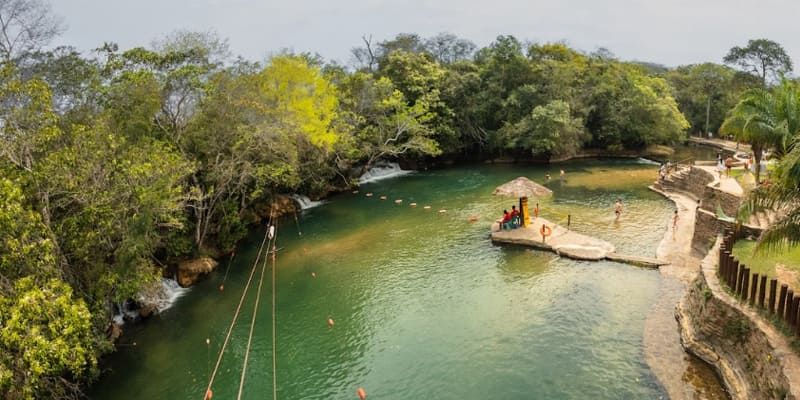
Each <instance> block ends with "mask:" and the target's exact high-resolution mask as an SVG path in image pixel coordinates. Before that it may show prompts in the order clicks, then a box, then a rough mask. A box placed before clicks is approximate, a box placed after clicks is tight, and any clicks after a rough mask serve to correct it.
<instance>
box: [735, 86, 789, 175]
mask: <svg viewBox="0 0 800 400" xmlns="http://www.w3.org/2000/svg"><path fill="white" fill-rule="evenodd" d="M721 130H722V132H724V133H727V134H731V135H734V136H735V137H736V138H737V139H738V140H741V141H743V142H745V143H749V144H750V146H751V147H752V149H753V153H754V158H755V160H754V161H755V164H756V166H759V165H760V164H761V158H762V154H763V152H764V151H765V150H769V149H773V150H774V151H775V152H776V154H777V155H778V156H780V155H782V154H784V153H785V152H786V151H787V150H788V148H789V145H790V143H791V141H792V140H793V138H794V137H795V136H796V135H797V134H798V133H800V88H798V85H797V84H796V83H794V82H792V81H789V80H786V79H784V80H782V81H781V83H780V84H779V85H778V86H776V87H774V88H773V89H771V90H766V89H752V90H749V91H747V92H746V93H744V95H743V96H742V99H741V100H739V103H737V104H736V106H735V107H734V108H733V109H732V110H731V111H730V113H729V115H728V117H727V118H726V119H725V122H724V123H723V124H722V128H721ZM760 174H761V168H760V167H758V168H756V184H758V183H759V182H760V176H761V175H760Z"/></svg>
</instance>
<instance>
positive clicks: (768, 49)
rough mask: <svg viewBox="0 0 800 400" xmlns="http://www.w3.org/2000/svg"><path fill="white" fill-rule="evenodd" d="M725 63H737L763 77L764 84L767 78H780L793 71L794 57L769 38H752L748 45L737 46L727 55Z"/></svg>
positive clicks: (749, 71)
mask: <svg viewBox="0 0 800 400" xmlns="http://www.w3.org/2000/svg"><path fill="white" fill-rule="evenodd" d="M724 60H725V63H726V64H731V65H737V66H739V67H740V68H742V70H744V71H745V72H747V73H752V74H753V75H755V76H757V77H759V78H761V84H762V86H766V85H767V78H768V77H769V78H771V79H779V78H781V77H782V76H783V75H785V74H787V73H789V72H792V58H791V57H789V55H788V54H786V50H784V49H783V46H781V45H780V44H778V43H776V42H774V41H772V40H767V39H751V40H749V41H748V42H747V46H744V47H739V46H735V47H733V48H731V49H730V51H729V52H728V54H727V55H726V56H725V59H724Z"/></svg>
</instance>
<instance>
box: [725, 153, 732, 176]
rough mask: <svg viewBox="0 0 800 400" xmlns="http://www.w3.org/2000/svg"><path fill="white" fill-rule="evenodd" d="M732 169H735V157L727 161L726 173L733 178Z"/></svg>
mask: <svg viewBox="0 0 800 400" xmlns="http://www.w3.org/2000/svg"><path fill="white" fill-rule="evenodd" d="M731 168H733V157H731V156H728V158H726V159H725V171H726V173H727V175H728V177H730V176H731Z"/></svg>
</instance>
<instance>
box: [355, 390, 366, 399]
mask: <svg viewBox="0 0 800 400" xmlns="http://www.w3.org/2000/svg"><path fill="white" fill-rule="evenodd" d="M356 394H357V395H358V398H359V399H360V400H366V399H367V391H366V390H364V388H358V390H356Z"/></svg>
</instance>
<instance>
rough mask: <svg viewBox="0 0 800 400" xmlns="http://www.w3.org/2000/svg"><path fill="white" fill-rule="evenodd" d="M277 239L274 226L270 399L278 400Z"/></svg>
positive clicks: (276, 229)
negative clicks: (276, 326)
mask: <svg viewBox="0 0 800 400" xmlns="http://www.w3.org/2000/svg"><path fill="white" fill-rule="evenodd" d="M275 225H277V224H275ZM277 240H278V228H277V226H276V227H275V241H273V242H272V399H273V400H278V375H277V370H278V369H277V361H276V360H277V356H276V354H277V348H276V347H275V346H276V333H275V265H276V258H277V256H278V249H277V247H276V246H275V243H276V242H277Z"/></svg>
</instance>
